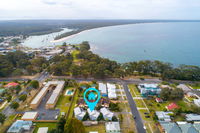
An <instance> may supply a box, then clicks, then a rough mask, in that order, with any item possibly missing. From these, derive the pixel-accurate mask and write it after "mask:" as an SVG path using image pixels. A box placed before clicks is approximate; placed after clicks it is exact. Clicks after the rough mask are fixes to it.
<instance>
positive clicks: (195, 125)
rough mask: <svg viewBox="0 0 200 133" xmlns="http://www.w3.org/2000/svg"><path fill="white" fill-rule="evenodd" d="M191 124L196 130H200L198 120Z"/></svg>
mask: <svg viewBox="0 0 200 133" xmlns="http://www.w3.org/2000/svg"><path fill="white" fill-rule="evenodd" d="M193 126H194V127H195V128H196V129H197V131H199V132H200V123H199V122H194V124H193Z"/></svg>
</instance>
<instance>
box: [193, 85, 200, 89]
mask: <svg viewBox="0 0 200 133" xmlns="http://www.w3.org/2000/svg"><path fill="white" fill-rule="evenodd" d="M191 87H192V88H193V89H200V86H191Z"/></svg>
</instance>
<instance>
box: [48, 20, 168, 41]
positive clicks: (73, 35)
mask: <svg viewBox="0 0 200 133" xmlns="http://www.w3.org/2000/svg"><path fill="white" fill-rule="evenodd" d="M152 23H166V22H137V23H132V24H120V25H110V26H102V27H96V28H90V29H86V30H80V31H79V32H78V33H75V34H72V35H68V36H66V37H63V38H60V39H57V40H55V38H54V40H52V41H50V43H59V42H62V41H66V40H68V39H71V38H73V37H75V36H77V35H79V34H81V33H84V32H88V31H90V30H93V29H100V28H106V27H116V26H126V25H135V24H152Z"/></svg>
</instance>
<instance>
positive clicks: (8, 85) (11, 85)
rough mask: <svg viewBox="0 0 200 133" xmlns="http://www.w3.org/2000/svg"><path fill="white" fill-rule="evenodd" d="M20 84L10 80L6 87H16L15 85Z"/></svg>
mask: <svg viewBox="0 0 200 133" xmlns="http://www.w3.org/2000/svg"><path fill="white" fill-rule="evenodd" d="M18 85H19V83H15V82H10V83H8V84H7V85H5V87H15V86H18Z"/></svg>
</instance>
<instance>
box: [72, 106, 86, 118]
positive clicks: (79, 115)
mask: <svg viewBox="0 0 200 133" xmlns="http://www.w3.org/2000/svg"><path fill="white" fill-rule="evenodd" d="M85 114H86V111H83V110H82V109H81V108H79V107H76V108H74V115H75V117H76V118H77V119H78V120H82V119H83V117H84V116H85Z"/></svg>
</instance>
